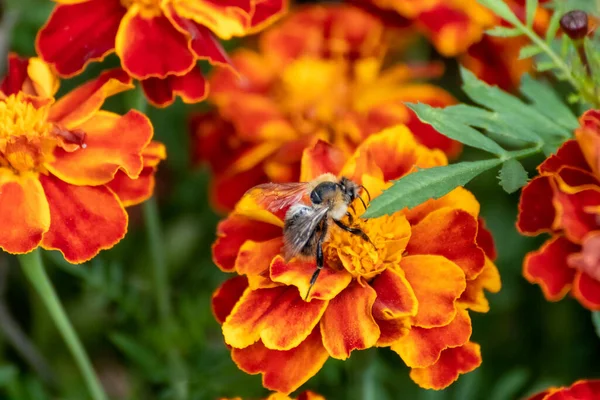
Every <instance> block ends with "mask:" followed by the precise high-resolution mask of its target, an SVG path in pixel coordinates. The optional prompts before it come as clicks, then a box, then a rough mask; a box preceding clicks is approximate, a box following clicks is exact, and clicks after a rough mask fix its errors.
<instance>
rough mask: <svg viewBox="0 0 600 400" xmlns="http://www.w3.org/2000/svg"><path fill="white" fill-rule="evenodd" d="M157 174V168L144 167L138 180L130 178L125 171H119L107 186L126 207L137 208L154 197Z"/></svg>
mask: <svg viewBox="0 0 600 400" xmlns="http://www.w3.org/2000/svg"><path fill="white" fill-rule="evenodd" d="M155 172H156V168H155V167H144V169H142V172H140V175H139V176H138V177H137V178H130V177H128V176H127V174H126V173H124V172H123V171H117V173H116V174H115V176H114V178H113V179H112V180H111V181H110V182H108V183H107V184H106V186H107V187H108V188H109V189H110V190H112V191H113V192H114V193H115V194H116V195H117V197H118V198H119V200H121V203H122V204H123V206H124V207H131V206H135V205H137V204H140V203H143V202H144V201H146V200H148V199H149V198H150V197H152V193H154V185H155V179H154V173H155Z"/></svg>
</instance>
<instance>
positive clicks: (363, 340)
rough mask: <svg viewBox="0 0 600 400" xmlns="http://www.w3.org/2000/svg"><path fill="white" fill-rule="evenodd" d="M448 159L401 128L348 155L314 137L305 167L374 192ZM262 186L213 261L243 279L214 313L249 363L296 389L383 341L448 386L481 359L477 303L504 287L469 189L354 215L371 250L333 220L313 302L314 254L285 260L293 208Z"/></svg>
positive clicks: (432, 382)
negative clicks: (269, 204)
mask: <svg viewBox="0 0 600 400" xmlns="http://www.w3.org/2000/svg"><path fill="white" fill-rule="evenodd" d="M446 163H447V160H446V157H445V155H444V154H443V153H442V152H441V151H439V150H430V149H427V148H426V147H424V146H422V145H419V144H418V143H417V141H416V140H415V138H414V137H413V135H412V134H411V132H410V131H409V130H408V129H407V128H406V127H405V126H397V127H394V128H389V129H387V130H384V131H382V132H381V133H378V134H374V135H372V136H370V137H369V138H367V139H366V140H365V142H363V143H362V144H361V145H360V146H359V147H358V148H357V150H356V151H355V152H354V154H353V155H351V156H345V155H344V153H343V152H342V151H341V150H339V149H337V148H335V147H333V146H332V145H330V144H327V143H325V142H323V141H319V142H317V143H316V145H315V146H314V147H312V148H308V149H306V150H305V151H304V153H303V157H302V165H301V174H300V175H301V181H310V180H313V179H314V178H316V177H318V176H320V175H322V174H323V173H332V174H334V175H336V176H345V177H348V178H350V179H352V180H353V181H354V182H356V183H360V184H362V185H364V186H365V187H366V188H367V190H368V191H369V192H370V194H371V196H373V197H376V196H378V195H379V194H380V193H381V192H382V190H383V189H385V188H387V187H389V186H390V185H391V182H390V181H391V180H394V179H398V178H400V177H402V176H404V175H406V174H408V173H410V172H411V171H414V170H415V169H416V168H417V167H419V168H427V167H432V166H437V165H445V164H446ZM255 190H259V189H255ZM256 194H258V195H259V196H260V192H259V193H254V192H251V193H250V194H248V195H246V196H244V197H243V198H242V199H241V200H240V202H239V203H238V204H237V205H236V208H235V210H234V211H233V212H232V213H231V214H230V215H229V216H228V217H227V218H226V219H225V220H223V221H222V222H221V223H220V224H219V226H218V230H217V235H218V238H217V241H216V242H215V243H214V245H213V259H214V261H215V263H216V265H217V266H218V267H219V268H220V269H221V270H223V271H225V272H235V273H236V274H237V275H238V276H236V277H234V278H231V279H229V280H227V281H225V283H224V284H223V285H222V286H221V287H220V288H219V289H217V291H216V292H215V293H214V295H213V311H214V314H215V316H216V319H217V320H218V321H219V322H220V323H221V324H222V329H223V335H224V339H225V342H226V343H227V344H228V345H229V346H230V347H231V355H232V358H233V360H234V362H235V363H236V364H237V365H238V367H239V368H240V369H242V370H243V371H245V372H247V373H250V374H257V373H261V374H262V375H263V385H264V386H265V387H266V388H269V389H272V390H276V391H279V392H282V393H290V392H292V391H294V390H296V389H297V388H298V387H299V386H300V385H302V384H303V383H304V382H306V381H307V380H308V379H309V378H310V377H312V376H313V375H315V374H316V373H317V372H318V371H319V370H320V369H321V367H322V366H323V364H324V363H325V361H326V360H327V359H328V358H329V357H334V358H337V359H341V360H344V359H346V358H348V357H349V356H350V353H351V352H352V351H353V350H362V349H366V348H369V347H375V346H377V347H390V348H391V349H392V350H393V351H395V352H396V353H398V355H399V356H400V357H401V358H402V359H403V360H404V362H405V363H406V364H407V365H408V366H409V367H410V368H411V369H412V370H411V373H410V376H411V378H412V379H413V380H414V381H415V382H416V383H417V384H418V385H420V386H422V387H424V388H433V389H442V388H445V387H447V386H448V385H450V384H451V383H452V382H454V381H455V380H456V379H457V378H458V376H459V375H460V374H463V373H467V372H469V371H472V370H474V369H475V368H477V367H478V366H479V364H480V363H481V355H480V350H479V345H477V344H475V343H473V342H471V341H470V337H471V320H470V317H469V313H468V310H469V309H470V310H473V311H478V312H487V311H488V310H489V304H488V303H487V300H486V298H485V294H484V290H488V291H492V292H496V291H498V290H499V289H500V277H499V274H498V271H497V269H496V267H495V265H494V264H493V262H492V258H493V257H494V255H495V254H494V253H495V251H494V248H493V241H492V240H491V236H490V234H489V233H488V232H487V231H486V230H485V228H484V226H483V224H482V221H481V220H480V219H479V203H478V202H477V200H476V199H475V198H474V196H473V195H472V194H471V193H470V192H468V191H467V190H465V189H463V188H457V189H456V190H454V191H452V192H451V193H449V194H448V195H446V196H444V197H442V198H440V199H438V200H431V201H427V202H425V203H423V204H421V205H419V206H418V207H415V208H413V209H411V210H403V211H400V212H397V213H394V214H393V215H390V216H385V217H381V218H376V219H369V220H358V219H357V220H355V222H354V225H355V226H356V227H359V228H361V229H362V230H363V231H364V232H365V233H366V234H367V235H368V236H369V238H370V239H371V240H372V241H373V243H374V246H373V245H371V244H370V243H368V242H366V241H364V240H363V239H361V238H359V237H357V236H354V235H351V234H349V233H347V232H345V231H343V230H341V229H339V228H337V227H336V226H335V225H332V227H331V228H330V230H329V236H328V239H327V240H326V241H325V243H324V246H323V253H324V268H323V270H322V271H321V274H320V275H319V277H318V279H317V281H316V283H315V285H314V286H313V288H312V290H311V291H310V295H309V296H308V298H307V299H306V300H305V299H304V297H305V295H306V293H307V291H308V287H309V281H310V279H311V276H312V274H313V272H314V271H315V265H316V264H315V260H311V259H308V260H306V259H298V258H292V259H291V260H290V261H288V262H286V261H285V260H284V258H283V255H282V249H281V248H282V243H283V242H282V239H283V238H282V227H283V216H284V215H285V212H286V209H285V208H284V209H282V210H280V212H277V213H276V214H273V213H271V212H269V211H268V210H267V209H265V208H264V207H262V206H260V205H258V204H257V202H256V200H255V199H256V198H257V197H256ZM354 206H355V207H356V209H357V210H360V209H361V207H362V206H361V205H360V203H359V202H355V203H354Z"/></svg>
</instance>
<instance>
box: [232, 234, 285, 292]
mask: <svg viewBox="0 0 600 400" xmlns="http://www.w3.org/2000/svg"><path fill="white" fill-rule="evenodd" d="M282 246H283V238H282V237H281V236H278V237H275V238H273V239H270V240H266V241H263V242H255V241H253V240H246V241H245V242H244V244H242V246H241V247H240V250H239V251H238V256H237V258H236V260H235V270H236V271H237V273H238V274H240V275H247V276H248V278H251V277H252V276H255V275H261V274H263V273H264V274H265V275H266V276H268V271H269V266H270V265H271V261H273V259H274V258H275V257H276V256H277V255H279V254H280V253H281V247H282ZM253 283H254V282H253V280H250V287H251V288H252V289H256V288H257V287H256V286H254V285H253Z"/></svg>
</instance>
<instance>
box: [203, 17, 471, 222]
mask: <svg viewBox="0 0 600 400" xmlns="http://www.w3.org/2000/svg"><path fill="white" fill-rule="evenodd" d="M260 49H261V51H260V52H254V51H250V50H246V49H244V50H239V51H237V52H234V53H233V54H232V63H233V65H234V67H235V69H236V70H237V71H238V73H239V77H238V76H236V75H234V74H233V73H232V72H231V71H230V70H226V69H220V70H217V71H215V73H214V74H213V75H212V77H211V79H210V84H211V88H212V90H211V95H210V100H211V102H212V103H213V104H214V105H216V108H217V109H216V111H214V112H210V113H205V114H201V115H198V116H197V117H196V118H195V119H194V122H193V124H192V135H193V137H194V139H195V141H196V146H195V154H194V157H195V159H196V160H197V161H198V162H201V161H207V162H208V163H209V164H210V166H211V169H212V170H213V172H214V175H215V178H214V181H213V182H212V188H211V193H212V194H211V196H212V202H213V204H214V205H215V207H216V208H218V209H221V210H231V209H232V207H233V206H234V205H235V203H236V202H237V201H238V200H239V199H240V197H241V196H242V194H243V193H244V192H245V191H246V190H247V189H249V188H250V187H252V186H254V185H256V184H259V183H263V182H268V181H272V182H286V181H294V180H297V179H298V177H299V175H298V174H299V167H300V159H301V157H302V152H303V150H304V149H305V148H307V147H309V146H312V145H314V143H316V141H318V140H325V141H328V142H330V143H332V144H334V145H335V146H336V147H337V148H339V149H341V150H343V151H344V152H345V153H346V154H351V153H352V152H353V151H354V149H355V148H356V146H358V144H360V143H361V142H362V141H363V140H364V139H365V138H367V137H368V136H369V135H371V134H373V133H376V132H379V131H381V130H382V129H384V128H387V127H390V126H393V125H397V124H406V125H408V126H409V127H410V129H411V130H412V132H413V133H414V134H415V136H416V137H417V139H418V140H419V142H420V143H422V144H424V145H425V146H427V147H430V148H438V149H441V150H443V151H444V152H445V153H447V154H448V155H450V156H455V155H457V154H458V152H459V151H460V150H461V145H460V144H459V143H458V142H455V141H453V140H450V139H448V138H446V137H445V136H443V135H441V134H439V133H438V132H437V131H435V130H434V129H433V128H432V127H431V126H430V125H427V124H424V123H422V122H420V121H419V119H418V118H417V117H416V116H415V114H414V113H413V112H412V111H411V110H410V109H409V108H408V107H407V106H406V105H405V104H404V102H421V103H428V104H431V105H434V106H440V107H441V106H446V105H450V104H454V103H455V99H454V98H453V97H452V96H451V95H450V94H449V93H447V92H446V91H445V90H443V89H441V88H439V87H436V86H433V85H430V84H426V83H417V82H415V80H416V79H419V78H426V77H431V76H436V75H438V74H440V73H441V72H442V70H441V66H440V65H437V64H426V65H422V66H414V65H412V66H409V65H405V64H397V65H395V66H394V67H390V68H383V67H382V64H383V62H384V59H383V58H384V56H385V55H386V51H387V47H386V36H385V31H384V26H383V24H382V23H381V22H380V21H379V20H378V19H377V18H375V17H373V16H371V15H369V14H368V13H366V12H364V11H362V10H360V9H357V8H355V7H352V6H347V5H331V6H311V7H306V8H301V9H299V10H297V11H296V12H294V13H293V14H291V15H290V16H289V17H288V18H286V19H284V20H283V21H282V22H281V23H280V24H278V25H277V26H275V27H273V28H271V29H269V30H268V31H265V32H264V33H263V34H262V35H261V37H260Z"/></svg>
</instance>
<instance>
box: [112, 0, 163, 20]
mask: <svg viewBox="0 0 600 400" xmlns="http://www.w3.org/2000/svg"><path fill="white" fill-rule="evenodd" d="M160 3H161V0H121V4H123V6H124V7H126V8H130V7H132V6H134V5H135V6H137V7H139V10H140V15H141V16H142V17H143V18H153V17H157V16H159V15H161V14H162V13H163V12H162V9H161V8H160Z"/></svg>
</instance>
